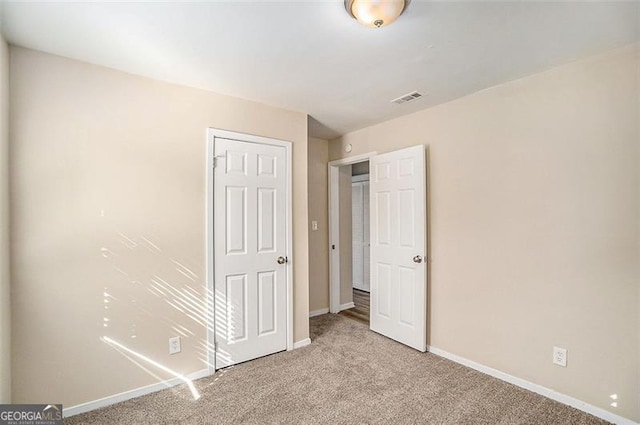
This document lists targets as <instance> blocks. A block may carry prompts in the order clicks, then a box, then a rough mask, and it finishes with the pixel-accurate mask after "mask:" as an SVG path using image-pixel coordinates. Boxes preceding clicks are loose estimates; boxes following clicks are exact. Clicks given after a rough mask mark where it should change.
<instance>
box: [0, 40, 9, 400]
mask: <svg viewBox="0 0 640 425" xmlns="http://www.w3.org/2000/svg"><path fill="white" fill-rule="evenodd" d="M9 299H10V287H9V47H8V46H7V43H6V42H5V41H4V38H2V36H0V404H2V403H9V402H10V400H11V309H10V307H11V303H10V300H9Z"/></svg>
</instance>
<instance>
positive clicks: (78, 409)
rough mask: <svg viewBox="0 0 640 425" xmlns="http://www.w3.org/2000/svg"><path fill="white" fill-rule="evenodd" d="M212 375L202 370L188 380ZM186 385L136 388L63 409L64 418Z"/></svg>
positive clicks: (170, 383) (173, 382) (169, 382)
mask: <svg viewBox="0 0 640 425" xmlns="http://www.w3.org/2000/svg"><path fill="white" fill-rule="evenodd" d="M210 374H211V373H210V372H209V369H202V370H199V371H197V372H194V373H191V374H189V375H186V378H187V379H190V380H192V381H194V380H196V379H200V378H204V377H206V376H209V375H210ZM180 384H184V381H183V380H182V379H178V378H172V379H168V380H166V381H162V382H157V383H155V384H151V385H147V386H146V387H141V388H136V389H135V390H130V391H125V392H123V393H120V394H115V395H112V396H108V397H104V398H101V399H98V400H93V401H89V402H86V403H82V404H78V405H76V406H71V407H67V408H64V409H62V416H63V417H65V418H68V417H69V416H73V415H78V414H80V413H85V412H89V411H91V410H95V409H99V408H101V407H106V406H110V405H112V404H115V403H120V402H122V401H126V400H130V399H132V398H136V397H140V396H143V395H147V394H151V393H155V392H158V391H161V390H164V389H166V388H170V387H174V386H176V385H180Z"/></svg>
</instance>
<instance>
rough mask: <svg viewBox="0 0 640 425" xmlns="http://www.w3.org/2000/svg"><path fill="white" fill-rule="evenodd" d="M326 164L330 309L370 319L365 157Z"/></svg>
mask: <svg viewBox="0 0 640 425" xmlns="http://www.w3.org/2000/svg"><path fill="white" fill-rule="evenodd" d="M374 155H375V153H370V154H365V155H360V156H358V157H353V158H348V159H344V160H339V161H333V162H330V163H329V180H330V182H329V186H330V194H329V198H330V200H329V209H330V214H329V222H330V223H329V229H330V230H329V235H330V238H329V239H330V245H331V246H330V251H331V252H330V280H331V282H330V304H331V305H330V311H331V312H332V313H340V314H342V315H345V316H347V317H350V318H352V319H356V320H358V321H360V322H363V323H365V324H367V325H368V324H369V321H370V262H369V258H370V255H369V253H370V241H369V228H370V226H369V157H371V156H374Z"/></svg>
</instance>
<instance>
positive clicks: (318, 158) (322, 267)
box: [309, 138, 329, 312]
mask: <svg viewBox="0 0 640 425" xmlns="http://www.w3.org/2000/svg"><path fill="white" fill-rule="evenodd" d="M328 157H329V142H328V141H326V140H322V139H314V138H309V311H311V312H313V311H318V310H323V309H328V308H329V221H328V197H327V196H328V194H327V178H328V177H327V158H328ZM314 220H315V221H317V222H318V230H313V229H312V228H311V222H312V221H314Z"/></svg>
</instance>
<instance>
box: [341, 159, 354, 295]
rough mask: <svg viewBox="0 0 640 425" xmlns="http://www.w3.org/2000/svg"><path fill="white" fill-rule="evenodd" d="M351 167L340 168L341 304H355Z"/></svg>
mask: <svg viewBox="0 0 640 425" xmlns="http://www.w3.org/2000/svg"><path fill="white" fill-rule="evenodd" d="M351 173H352V166H351V165H343V166H342V167H340V175H339V178H338V186H339V187H338V193H339V200H338V202H339V207H340V211H339V214H340V218H339V220H340V304H342V305H344V304H347V303H350V302H353V234H352V232H353V231H352V229H351V209H352V205H351Z"/></svg>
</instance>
